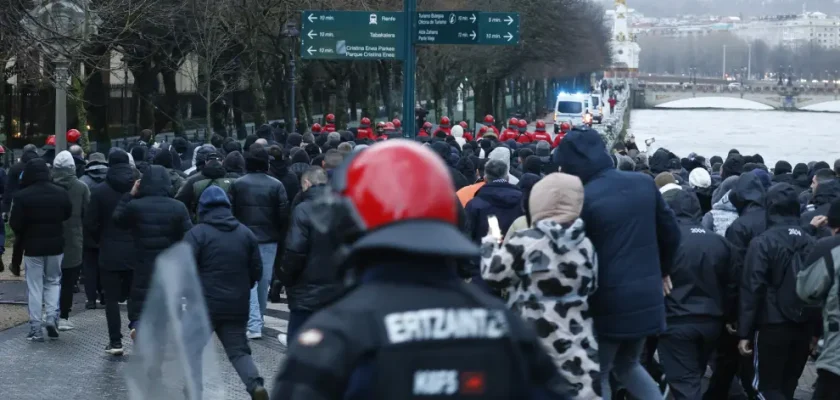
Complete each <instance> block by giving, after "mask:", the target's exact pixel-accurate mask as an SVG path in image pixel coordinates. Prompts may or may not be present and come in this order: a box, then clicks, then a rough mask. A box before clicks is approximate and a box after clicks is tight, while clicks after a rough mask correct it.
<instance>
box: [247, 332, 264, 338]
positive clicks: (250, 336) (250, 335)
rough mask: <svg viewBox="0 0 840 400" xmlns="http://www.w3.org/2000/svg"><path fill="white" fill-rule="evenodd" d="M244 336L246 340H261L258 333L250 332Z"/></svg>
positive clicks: (260, 334)
mask: <svg viewBox="0 0 840 400" xmlns="http://www.w3.org/2000/svg"><path fill="white" fill-rule="evenodd" d="M245 336H247V337H248V340H259V339H262V333H260V332H251V331H248V333H246V334H245Z"/></svg>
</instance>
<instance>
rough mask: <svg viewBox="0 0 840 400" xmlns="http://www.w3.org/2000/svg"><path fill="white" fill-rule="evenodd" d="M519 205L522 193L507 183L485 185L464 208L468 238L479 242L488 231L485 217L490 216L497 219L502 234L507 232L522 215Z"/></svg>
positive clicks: (488, 183)
mask: <svg viewBox="0 0 840 400" xmlns="http://www.w3.org/2000/svg"><path fill="white" fill-rule="evenodd" d="M521 203H522V191H521V190H519V189H518V188H517V187H516V186H514V185H512V184H510V183H508V182H487V183H485V184H484V186H482V187H481V188H480V189H478V191H477V192H476V193H475V197H473V199H472V200H470V201H469V202H468V203H467V206H466V207H464V211H465V212H466V215H467V226H469V228H470V235H469V236H470V238H472V239H473V241H475V242H476V243H479V242H481V238H483V237H484V236H486V235H487V232H488V230H489V229H490V228H489V226H488V224H487V217H489V216H491V215H495V216H496V218H498V220H499V227H500V228H501V229H502V233H503V234H504V232H507V231H508V229H510V225H511V224H513V221H515V220H516V219H517V218H519V216H521V215H522V214H523V211H522V205H521Z"/></svg>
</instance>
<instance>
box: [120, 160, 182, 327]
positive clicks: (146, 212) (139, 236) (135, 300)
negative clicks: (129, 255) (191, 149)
mask: <svg viewBox="0 0 840 400" xmlns="http://www.w3.org/2000/svg"><path fill="white" fill-rule="evenodd" d="M171 187H172V183H171V182H170V180H169V173H167V172H166V168H164V167H161V166H160V165H151V166H149V167H148V169H147V170H146V173H145V174H144V175H143V177H142V178H140V179H139V180H138V181H136V182H134V187H133V188H132V189H131V192H129V193H128V194H124V195H123V196H122V199H120V202H119V203H118V204H117V207H116V209H114V215H113V218H114V224H115V225H116V226H117V227H120V228H122V229H127V230H129V231H131V237H132V238H133V239H134V248H135V250H136V253H135V256H136V259H135V260H136V263H135V265H134V277H133V279H132V282H131V303H129V305H128V321H129V326H130V328H131V337H132V338H134V334H135V329H136V324H137V321H138V320H139V319H140V313H141V312H142V311H143V302H144V301H145V299H146V292H147V291H148V289H149V285H151V283H152V282H151V281H152V274H153V273H154V269H155V259H156V258H157V256H158V254H160V253H161V252H162V251H164V250H166V249H167V248H169V246H171V245H172V244H174V243H177V242H179V241H180V240H181V239H182V238H183V237H184V233H186V232H187V231H189V230H190V228H192V222H191V221H190V214H189V212H187V208H186V207H185V206H184V204H183V203H181V202H179V201H177V200H175V199H173V198H172V197H170V190H171ZM106 296H107V294H106Z"/></svg>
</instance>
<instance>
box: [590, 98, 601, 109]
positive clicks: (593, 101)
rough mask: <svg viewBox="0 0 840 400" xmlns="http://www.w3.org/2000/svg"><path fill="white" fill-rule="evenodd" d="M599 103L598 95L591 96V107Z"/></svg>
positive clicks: (596, 106) (597, 105)
mask: <svg viewBox="0 0 840 400" xmlns="http://www.w3.org/2000/svg"><path fill="white" fill-rule="evenodd" d="M600 105H601V99H600V98H599V97H598V96H592V107H595V108H598V107H599V106H600Z"/></svg>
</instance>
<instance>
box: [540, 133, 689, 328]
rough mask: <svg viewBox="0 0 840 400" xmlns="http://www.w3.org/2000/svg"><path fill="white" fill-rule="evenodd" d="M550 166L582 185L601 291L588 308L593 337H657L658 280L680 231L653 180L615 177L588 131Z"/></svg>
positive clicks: (661, 320)
mask: <svg viewBox="0 0 840 400" xmlns="http://www.w3.org/2000/svg"><path fill="white" fill-rule="evenodd" d="M554 161H555V163H557V164H558V165H560V168H561V171H562V172H564V173H567V174H572V175H575V176H577V177H578V178H580V180H581V182H583V185H584V199H585V200H584V204H583V212H582V213H581V219H583V221H584V222H585V223H586V236H587V237H588V238H589V240H591V241H592V243H593V245H594V246H595V250H596V251H597V252H598V282H599V287H600V288H599V290H598V291H597V292H596V293H595V294H594V295H593V296H591V297H590V301H589V304H590V307H591V311H592V313H593V315H594V316H595V330H596V332H598V334H599V335H602V336H604V337H608V338H613V339H637V338H642V337H646V336H650V335H654V334H657V333H660V332H662V331H663V330H664V328H665V306H664V302H663V301H662V277H663V276H667V275H669V274H670V271H671V268H672V266H673V262H674V255H675V253H676V251H677V247H678V246H679V243H680V230H679V227H678V226H677V223H676V220H675V219H674V214H673V212H672V211H671V210H670V208H668V206H667V204H665V200H663V199H662V195H661V194H660V193H659V190H657V189H656V185H655V184H654V182H653V179H651V178H650V177H649V176H646V175H644V174H639V173H635V172H626V171H619V170H616V169H615V168H614V167H613V163H612V158H611V157H610V156H609V154H607V151H606V146H605V145H604V141H603V140H602V139H601V136H600V135H599V134H598V132H596V131H594V130H592V129H583V130H581V129H573V130H572V131H570V132H569V133H568V134H567V135H566V136H565V138H564V139H563V141H562V142H560V145H559V146H558V147H557V149H555V151H554ZM617 194H620V195H617ZM627 210H633V212H627Z"/></svg>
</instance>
